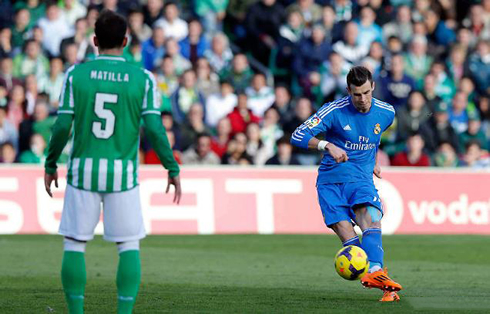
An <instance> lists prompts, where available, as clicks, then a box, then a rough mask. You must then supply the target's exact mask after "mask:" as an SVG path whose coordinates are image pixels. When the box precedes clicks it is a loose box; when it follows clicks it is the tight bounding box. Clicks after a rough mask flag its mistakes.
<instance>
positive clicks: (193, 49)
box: [179, 20, 209, 65]
mask: <svg viewBox="0 0 490 314" xmlns="http://www.w3.org/2000/svg"><path fill="white" fill-rule="evenodd" d="M179 46H180V52H181V53H182V55H183V56H184V58H187V59H188V60H189V61H191V63H192V64H193V65H195V64H196V62H197V59H199V58H202V57H204V53H205V52H206V51H207V50H209V42H208V40H207V39H206V37H204V35H203V31H202V25H201V22H199V20H191V21H190V22H189V35H188V36H187V37H185V38H184V39H182V40H181V41H179Z"/></svg>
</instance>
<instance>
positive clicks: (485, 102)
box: [477, 96, 490, 147]
mask: <svg viewBox="0 0 490 314" xmlns="http://www.w3.org/2000/svg"><path fill="white" fill-rule="evenodd" d="M477 108H478V112H479V113H480V117H481V121H482V126H481V129H482V131H483V133H484V134H485V137H486V138H487V139H488V144H487V147H490V99H489V98H488V96H487V97H485V96H480V97H479V98H478V99H477Z"/></svg>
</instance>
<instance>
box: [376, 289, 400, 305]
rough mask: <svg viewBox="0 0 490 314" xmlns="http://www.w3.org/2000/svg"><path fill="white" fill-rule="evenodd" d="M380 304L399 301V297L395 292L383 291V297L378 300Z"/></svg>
mask: <svg viewBox="0 0 490 314" xmlns="http://www.w3.org/2000/svg"><path fill="white" fill-rule="evenodd" d="M379 301H381V302H393V301H400V296H399V295H398V293H396V292H395V291H385V292H384V293H383V297H382V298H381V299H379Z"/></svg>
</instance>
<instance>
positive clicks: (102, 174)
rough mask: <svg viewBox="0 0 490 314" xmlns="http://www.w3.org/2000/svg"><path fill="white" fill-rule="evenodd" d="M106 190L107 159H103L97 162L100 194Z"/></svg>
mask: <svg viewBox="0 0 490 314" xmlns="http://www.w3.org/2000/svg"><path fill="white" fill-rule="evenodd" d="M106 189H107V159H105V158H103V159H100V160H99V186H98V190H99V191H100V192H102V191H105V190H106Z"/></svg>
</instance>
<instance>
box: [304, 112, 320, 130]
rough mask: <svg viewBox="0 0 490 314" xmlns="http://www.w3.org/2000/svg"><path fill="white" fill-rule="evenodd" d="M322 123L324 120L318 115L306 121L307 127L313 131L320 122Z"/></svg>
mask: <svg viewBox="0 0 490 314" xmlns="http://www.w3.org/2000/svg"><path fill="white" fill-rule="evenodd" d="M321 121H322V119H320V118H319V117H318V116H317V115H316V114H315V115H313V117H311V118H310V119H308V120H306V122H305V124H306V126H307V127H308V128H309V129H313V128H314V127H316V126H317V125H319V124H320V122H321Z"/></svg>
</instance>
